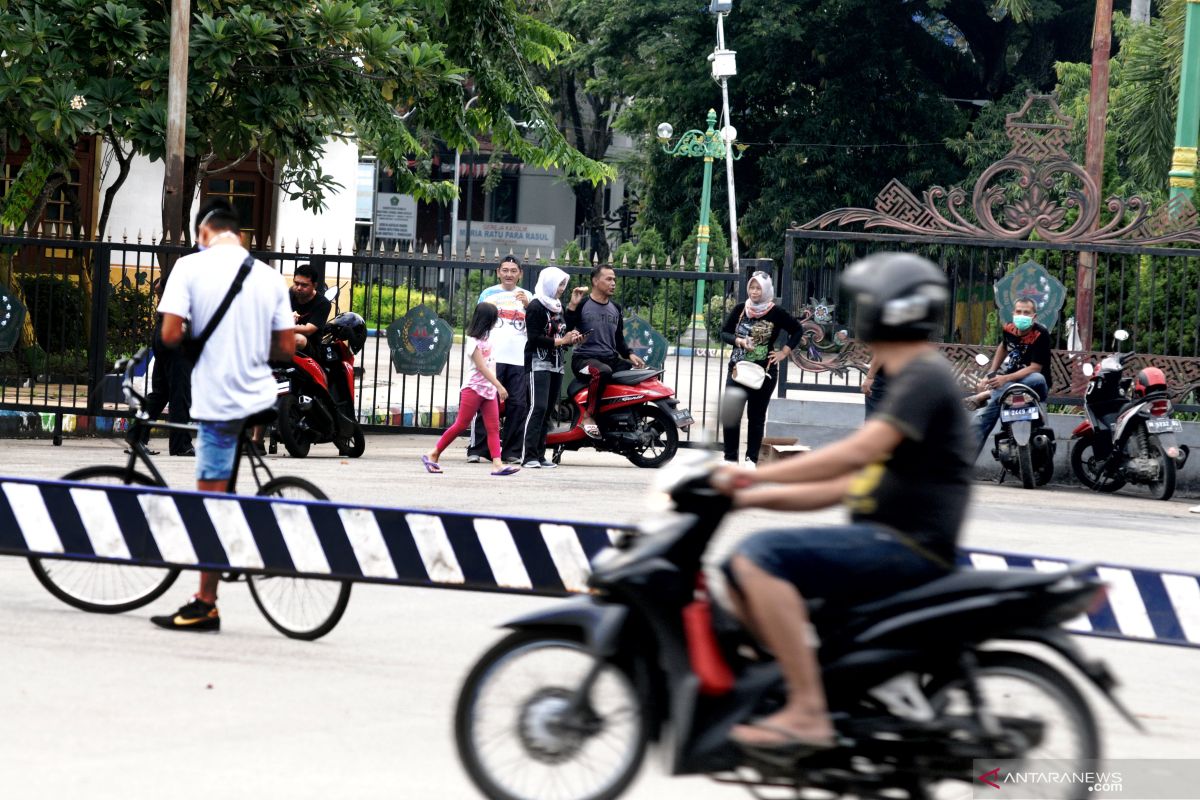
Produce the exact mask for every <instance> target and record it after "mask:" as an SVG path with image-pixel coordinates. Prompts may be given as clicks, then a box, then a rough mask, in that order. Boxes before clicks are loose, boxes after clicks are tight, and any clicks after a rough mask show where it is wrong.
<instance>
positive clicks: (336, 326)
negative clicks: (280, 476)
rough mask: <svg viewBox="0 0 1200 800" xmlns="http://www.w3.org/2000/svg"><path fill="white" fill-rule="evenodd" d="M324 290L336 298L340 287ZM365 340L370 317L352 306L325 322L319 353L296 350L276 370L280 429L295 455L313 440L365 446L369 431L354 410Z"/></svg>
mask: <svg viewBox="0 0 1200 800" xmlns="http://www.w3.org/2000/svg"><path fill="white" fill-rule="evenodd" d="M331 294H332V295H333V296H330V295H331ZM325 296H326V298H327V299H329V300H330V301H332V300H333V299H334V297H336V296H337V289H336V288H332V289H330V290H329V291H328V292H326V294H325ZM366 341H367V324H366V322H365V321H364V320H363V318H362V317H360V316H359V315H358V314H355V313H354V312H352V311H348V312H346V313H344V314H339V315H338V316H336V317H334V318H333V320H332V321H330V322H329V324H328V325H326V326H325V329H324V331H322V332H321V334H320V339H319V342H318V344H317V346H316V347H315V348H314V350H315V351H316V357H315V358H313V357H310V356H309V355H307V354H305V353H300V352H297V353H296V355H295V357H294V358H293V359H292V363H291V364H290V365H289V366H287V367H285V368H282V369H277V370H275V379H276V381H277V383H278V386H279V399H278V401H277V409H278V412H279V416H278V420H277V421H276V423H275V424H276V433H277V435H278V437H279V439H280V441H282V442H283V446H284V448H286V449H287V451H288V454H289V455H291V456H292V457H294V458H304V457H305V456H307V455H308V451H309V449H310V448H311V447H312V446H313V445H314V444H321V443H324V442H333V443H334V444H335V445H337V449H338V452H339V453H340V454H342V455H343V456H348V457H349V458H358V457H359V456H361V455H362V454H363V451H365V450H366V448H367V440H366V436H364V435H363V430H362V426H361V425H359V423H358V420H357V419H356V418H355V413H354V356H355V355H357V354H358V353H359V352H361V351H362V349H363V345H364V344H365V343H366Z"/></svg>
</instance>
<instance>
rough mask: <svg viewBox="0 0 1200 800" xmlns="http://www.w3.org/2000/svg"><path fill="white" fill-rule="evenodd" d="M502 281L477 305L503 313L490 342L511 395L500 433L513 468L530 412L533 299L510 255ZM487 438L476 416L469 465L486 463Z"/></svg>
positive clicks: (498, 274) (502, 448)
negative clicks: (528, 349)
mask: <svg viewBox="0 0 1200 800" xmlns="http://www.w3.org/2000/svg"><path fill="white" fill-rule="evenodd" d="M496 278H497V279H498V280H499V281H500V282H499V283H498V284H496V285H495V286H490V287H488V288H487V289H484V290H483V291H482V292H480V293H479V299H478V300H477V301H476V302H477V303H491V304H492V305H494V306H496V310H497V311H499V312H500V314H499V317H500V318H499V320H498V321H497V323H496V328H495V329H494V330H492V333H491V336H489V337H488V341H489V342H490V343H491V345H492V354H493V356H494V357H495V359H496V377H497V378H499V379H500V383H501V384H502V385H503V386H504V388H505V390H507V391H508V399H507V400H505V401H504V427H503V428H501V430H500V457H501V458H502V459H503V460H504V461H506V462H508V463H512V464H516V463H520V461H521V449H522V447H523V446H524V438H525V437H524V434H525V417H526V416H527V414H528V412H529V377H528V376H529V373H527V372H526V371H525V342H526V340H527V337H526V334H525V306H527V305H529V301H530V300H531V299H532V298H531V297H530V296H529V293H528V292H526V291H525V290H524V289H522V288H520V287H519V286H517V284H518V283H520V281H521V262H520V261H518V260H517V257H516V256H514V255H511V254H510V255H507V256H505V257H504V258H503V259H502V260H501V261H500V264H499V266H497V267H496ZM489 458H490V456H489V455H488V453H487V436H486V434H485V432H484V429H483V416H482V415H481V414H477V415H476V417H475V421H474V422H472V423H471V439H470V444H469V445H468V446H467V461H469V462H471V463H472V464H476V463H478V462H479V461H480V460H487V459H489Z"/></svg>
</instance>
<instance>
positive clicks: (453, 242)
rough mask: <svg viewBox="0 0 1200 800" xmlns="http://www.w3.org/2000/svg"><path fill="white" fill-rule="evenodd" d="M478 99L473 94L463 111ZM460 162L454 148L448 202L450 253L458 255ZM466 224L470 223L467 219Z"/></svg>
mask: <svg viewBox="0 0 1200 800" xmlns="http://www.w3.org/2000/svg"><path fill="white" fill-rule="evenodd" d="M478 99H479V95H475V96H474V97H472V98H471V99H470V100H468V101H467V104H466V105H465V106H463V111H464V112H465V111H466V110H467V109H469V108H470V107H471V104H472V103H474V102H475V101H476V100H478ZM461 162H462V150H459V149H457V148H456V149H455V150H454V200H453V201H451V203H450V254H451V255H452V256H455V257H457V256H458V170H459V165H460V163H461ZM467 224H468V225H469V224H470V221H469V220H468V222H467Z"/></svg>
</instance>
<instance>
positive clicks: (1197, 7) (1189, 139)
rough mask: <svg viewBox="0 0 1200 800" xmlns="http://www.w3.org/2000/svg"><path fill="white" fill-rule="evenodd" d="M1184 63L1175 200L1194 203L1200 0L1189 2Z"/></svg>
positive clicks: (1174, 171) (1199, 106)
mask: <svg viewBox="0 0 1200 800" xmlns="http://www.w3.org/2000/svg"><path fill="white" fill-rule="evenodd" d="M1184 20H1185V21H1184V34H1183V37H1184V38H1183V63H1182V68H1181V69H1180V71H1179V72H1180V75H1179V111H1178V114H1177V115H1176V117H1175V152H1174V153H1173V154H1172V158H1171V174H1170V179H1171V199H1172V200H1174V199H1175V198H1176V197H1178V196H1180V195H1183V196H1184V197H1186V198H1188V199H1189V200H1190V199H1192V189H1193V187H1195V185H1196V137H1197V132H1198V129H1200V97H1197V93H1198V92H1200V0H1188V3H1187V11H1186V16H1185V17H1184Z"/></svg>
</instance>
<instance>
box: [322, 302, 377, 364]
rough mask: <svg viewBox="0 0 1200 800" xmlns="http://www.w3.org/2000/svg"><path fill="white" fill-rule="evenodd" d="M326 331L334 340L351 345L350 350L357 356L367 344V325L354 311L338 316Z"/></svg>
mask: <svg viewBox="0 0 1200 800" xmlns="http://www.w3.org/2000/svg"><path fill="white" fill-rule="evenodd" d="M326 330H328V331H329V333H330V335H332V336H333V338H334V339H340V340H341V341H344V342H345V343H346V344H348V345H350V350H351V351H352V352H353V353H354V354H355V355H357V354H358V352H359V351H360V350H362V349H363V345H364V344H366V343H367V323H366V322H364V321H363V318H362V317H360V316H359V315H358V314H355V313H354V312H353V311H347V312H346V313H345V314H338V315H337V316H336V317H334V318H333V320H332V321H331V322H330V323H329V325H328V327H327V328H326Z"/></svg>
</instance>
